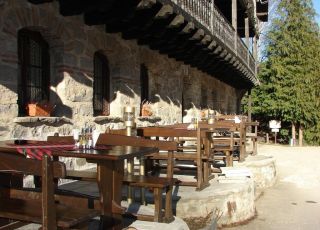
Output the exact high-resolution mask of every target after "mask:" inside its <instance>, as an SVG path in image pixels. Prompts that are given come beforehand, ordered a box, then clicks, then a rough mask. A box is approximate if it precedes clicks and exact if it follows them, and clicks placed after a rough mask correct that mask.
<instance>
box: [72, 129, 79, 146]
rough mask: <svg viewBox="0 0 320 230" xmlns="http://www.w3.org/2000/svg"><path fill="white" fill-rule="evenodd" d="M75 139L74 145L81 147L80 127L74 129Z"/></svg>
mask: <svg viewBox="0 0 320 230" xmlns="http://www.w3.org/2000/svg"><path fill="white" fill-rule="evenodd" d="M72 132H73V139H74V146H75V147H76V148H79V133H80V132H79V130H78V129H73V130H72Z"/></svg>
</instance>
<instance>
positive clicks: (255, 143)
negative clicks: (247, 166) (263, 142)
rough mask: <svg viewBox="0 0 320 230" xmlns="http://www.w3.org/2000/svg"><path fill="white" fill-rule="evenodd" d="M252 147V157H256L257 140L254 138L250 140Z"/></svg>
mask: <svg viewBox="0 0 320 230" xmlns="http://www.w3.org/2000/svg"><path fill="white" fill-rule="evenodd" d="M252 145H253V146H252V147H253V154H252V155H257V152H258V151H257V139H256V138H253V139H252Z"/></svg>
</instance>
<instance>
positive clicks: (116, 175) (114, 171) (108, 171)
mask: <svg viewBox="0 0 320 230" xmlns="http://www.w3.org/2000/svg"><path fill="white" fill-rule="evenodd" d="M123 174H124V170H123V161H122V160H119V161H103V162H99V164H98V177H97V182H98V186H99V192H100V205H101V226H100V229H109V228H111V229H121V228H120V227H119V225H121V221H122V216H121V214H123V213H124V210H123V209H122V208H121V206H120V203H121V197H122V191H121V187H122V180H123Z"/></svg>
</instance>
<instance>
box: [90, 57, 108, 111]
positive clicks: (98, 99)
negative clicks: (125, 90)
mask: <svg viewBox="0 0 320 230" xmlns="http://www.w3.org/2000/svg"><path fill="white" fill-rule="evenodd" d="M93 111H94V115H95V116H98V115H105V116H107V115H110V71H109V62H108V59H107V57H106V56H104V55H103V54H101V53H100V52H96V53H95V54H94V76H93Z"/></svg>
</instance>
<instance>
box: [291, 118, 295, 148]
mask: <svg viewBox="0 0 320 230" xmlns="http://www.w3.org/2000/svg"><path fill="white" fill-rule="evenodd" d="M291 133H292V145H293V146H295V144H296V126H295V124H294V123H293V122H292V123H291Z"/></svg>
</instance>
